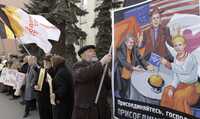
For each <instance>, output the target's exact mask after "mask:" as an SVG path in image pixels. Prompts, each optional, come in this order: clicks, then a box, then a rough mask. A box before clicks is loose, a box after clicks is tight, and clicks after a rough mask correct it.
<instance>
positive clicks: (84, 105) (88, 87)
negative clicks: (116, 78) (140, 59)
mask: <svg viewBox="0 0 200 119" xmlns="http://www.w3.org/2000/svg"><path fill="white" fill-rule="evenodd" d="M78 54H79V56H80V57H81V60H82V61H80V62H77V63H76V64H75V65H74V66H73V69H74V82H75V83H74V85H75V86H74V87H75V94H74V95H75V101H74V111H73V116H72V119H111V112H110V108H109V105H108V103H107V96H108V92H109V90H110V88H111V81H110V80H109V79H110V77H109V76H108V75H106V76H105V80H104V83H103V86H102V89H101V93H100V96H99V101H98V102H97V104H95V102H94V101H95V97H96V94H97V90H98V87H99V84H100V81H101V76H102V73H103V66H104V65H106V64H108V63H109V62H110V61H111V55H110V54H106V55H105V56H104V57H103V58H102V59H101V60H99V61H98V59H97V56H96V52H95V46H94V45H87V46H84V47H82V48H81V49H80V50H79V51H78Z"/></svg>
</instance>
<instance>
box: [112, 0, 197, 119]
mask: <svg viewBox="0 0 200 119" xmlns="http://www.w3.org/2000/svg"><path fill="white" fill-rule="evenodd" d="M129 1H131V0H126V6H128V7H124V8H120V9H117V10H114V11H113V12H112V17H113V41H114V44H113V46H114V50H113V57H114V58H113V65H112V66H113V80H112V87H113V97H114V98H113V110H114V111H113V115H114V117H115V118H117V119H163V118H164V119H194V118H200V108H199V107H200V102H199V100H198V99H199V97H200V93H199V92H198V91H199V89H200V87H199V86H200V85H199V81H198V79H199V76H200V74H199V72H200V71H199V70H200V69H199V67H200V63H199V62H200V59H199V58H200V57H199V56H200V55H199V54H200V50H199V49H200V47H199V46H200V40H199V39H200V35H199V33H200V27H199V26H200V25H199V24H200V21H199V20H198V19H199V18H200V16H199V2H197V1H196V0H146V1H144V2H141V3H137V4H134V1H132V2H129ZM129 3H130V4H131V5H128V4H129ZM184 18H187V19H184ZM177 43H179V44H180V45H182V47H183V48H182V49H181V51H182V52H180V50H178V49H177V46H176V45H177ZM180 53H182V54H184V56H183V57H181V58H177V57H179V54H180Z"/></svg>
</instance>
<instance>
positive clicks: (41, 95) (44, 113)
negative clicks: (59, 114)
mask: <svg viewBox="0 0 200 119" xmlns="http://www.w3.org/2000/svg"><path fill="white" fill-rule="evenodd" d="M47 73H49V74H50V76H51V77H53V75H54V73H53V68H50V69H46V71H45V77H44V81H43V85H42V90H41V91H36V93H37V101H38V108H39V116H40V119H52V118H53V116H52V105H51V103H50V90H49V84H48V81H47V78H46V77H47ZM38 79H39V78H38ZM38 79H37V80H36V81H35V85H37V82H38Z"/></svg>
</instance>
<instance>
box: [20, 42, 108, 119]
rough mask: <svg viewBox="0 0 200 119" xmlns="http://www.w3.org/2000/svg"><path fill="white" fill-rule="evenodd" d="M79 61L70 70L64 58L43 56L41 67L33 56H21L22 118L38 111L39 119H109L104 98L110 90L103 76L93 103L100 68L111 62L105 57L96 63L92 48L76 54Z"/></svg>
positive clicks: (90, 46) (99, 77)
mask: <svg viewBox="0 0 200 119" xmlns="http://www.w3.org/2000/svg"><path fill="white" fill-rule="evenodd" d="M78 55H79V56H80V57H81V61H79V62H77V63H75V64H74V65H73V67H72V68H70V67H69V66H68V65H67V62H66V60H65V58H64V57H62V56H59V55H47V56H45V57H44V58H43V63H42V64H43V65H39V64H38V61H37V58H36V57H35V56H30V55H29V56H25V57H24V59H23V61H24V62H23V65H22V66H21V67H19V71H20V72H23V73H25V83H24V86H22V89H21V96H22V99H23V101H24V102H25V103H24V104H25V113H24V116H23V117H24V118H26V117H28V116H29V115H30V111H32V110H35V109H36V106H38V109H39V116H40V119H111V111H110V106H109V104H108V102H107V97H108V95H109V94H111V93H110V91H111V80H110V76H109V75H108V74H106V76H105V81H104V83H103V86H102V90H101V93H100V96H99V100H98V103H94V100H95V97H96V94H97V90H98V87H99V84H100V80H101V75H102V73H103V67H104V65H106V64H108V63H109V62H110V61H111V55H110V54H107V55H105V56H104V57H103V58H102V59H100V60H98V58H97V56H96V52H95V46H94V45H87V46H84V47H82V48H81V49H80V50H79V51H78Z"/></svg>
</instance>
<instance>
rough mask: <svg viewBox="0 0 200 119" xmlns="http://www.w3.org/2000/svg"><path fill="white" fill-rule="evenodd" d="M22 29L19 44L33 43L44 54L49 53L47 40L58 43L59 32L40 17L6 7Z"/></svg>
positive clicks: (49, 47) (49, 44) (49, 46)
mask: <svg viewBox="0 0 200 119" xmlns="http://www.w3.org/2000/svg"><path fill="white" fill-rule="evenodd" d="M7 9H8V11H9V12H10V14H12V17H14V18H15V19H16V20H17V21H18V22H19V24H20V25H21V26H22V28H23V35H22V36H21V37H20V38H19V40H20V41H19V42H20V43H21V44H30V43H35V44H36V45H37V46H39V47H40V48H41V49H42V50H43V51H44V52H45V53H50V51H51V48H52V45H51V43H50V42H49V41H48V40H54V41H58V40H59V37H60V30H59V29H58V28H56V27H55V26H54V25H53V24H51V23H50V22H49V21H48V20H46V18H44V17H43V16H40V15H30V14H28V13H26V12H24V11H23V10H22V9H18V8H12V7H7Z"/></svg>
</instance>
